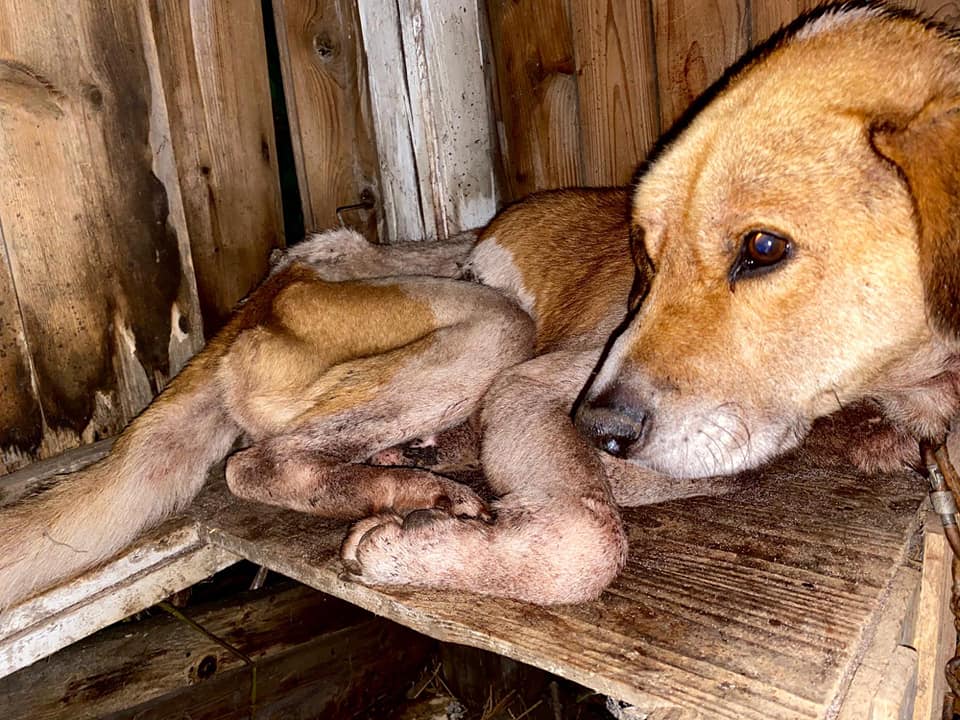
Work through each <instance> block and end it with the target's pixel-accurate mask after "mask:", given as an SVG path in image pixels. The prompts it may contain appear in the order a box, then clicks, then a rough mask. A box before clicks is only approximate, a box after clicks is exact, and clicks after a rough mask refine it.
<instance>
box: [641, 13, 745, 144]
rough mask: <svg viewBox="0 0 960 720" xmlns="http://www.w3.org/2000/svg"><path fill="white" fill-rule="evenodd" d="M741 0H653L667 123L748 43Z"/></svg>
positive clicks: (662, 112) (662, 113)
mask: <svg viewBox="0 0 960 720" xmlns="http://www.w3.org/2000/svg"><path fill="white" fill-rule="evenodd" d="M745 5H746V0H653V17H654V26H655V27H656V38H657V80H658V85H659V88H660V119H661V126H662V127H663V128H664V129H666V128H668V127H670V125H672V124H673V123H674V121H676V120H677V118H679V117H680V115H681V114H682V113H683V111H684V110H686V109H687V107H688V106H689V105H690V103H691V102H692V101H693V100H694V99H695V98H696V97H697V96H698V95H700V93H702V92H703V91H704V90H705V89H706V88H707V87H709V85H710V83H712V82H714V81H715V80H716V79H717V78H719V77H720V76H721V75H722V74H723V71H724V70H725V69H726V68H727V67H729V66H730V65H731V64H732V63H733V62H734V61H735V60H736V59H737V58H738V57H739V56H740V55H741V54H743V52H744V51H746V49H747V23H746V17H747V15H746V7H745Z"/></svg>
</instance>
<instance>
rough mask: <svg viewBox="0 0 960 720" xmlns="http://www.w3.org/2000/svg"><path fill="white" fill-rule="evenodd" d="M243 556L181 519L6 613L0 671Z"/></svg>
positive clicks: (0, 628) (0, 618)
mask: <svg viewBox="0 0 960 720" xmlns="http://www.w3.org/2000/svg"><path fill="white" fill-rule="evenodd" d="M238 560H240V558H239V557H238V556H237V555H235V554H233V553H232V552H229V551H225V550H223V549H222V548H218V547H214V546H210V545H207V544H205V543H204V542H203V541H202V539H201V538H200V536H199V535H198V534H197V528H196V527H195V525H194V524H193V523H191V522H190V521H189V520H185V519H183V518H180V519H176V520H171V521H169V522H167V523H165V524H164V525H162V526H161V527H159V528H157V529H156V530H154V531H153V532H151V533H148V534H147V535H145V536H144V537H142V538H141V539H139V540H138V541H137V542H136V543H134V544H133V545H131V546H130V547H129V548H127V550H125V551H124V552H123V553H121V554H120V555H118V556H117V557H115V558H114V559H112V560H110V561H108V562H106V563H104V564H103V565H101V566H99V567H97V568H94V569H93V570H89V571H87V572H85V573H83V574H82V575H79V576H78V577H76V578H74V579H73V580H70V581H68V582H66V583H64V584H62V585H60V586H58V587H56V588H54V589H53V590H51V591H48V592H46V593H43V594H41V595H38V596H36V597H35V598H33V599H31V600H27V601H26V602H24V603H22V604H20V605H17V606H15V607H13V608H11V609H8V610H6V611H4V613H3V614H2V615H0V677H3V676H5V675H8V674H10V673H12V672H14V671H16V670H19V669H20V668H23V667H26V666H27V665H29V664H30V663H32V662H34V661H36V660H38V659H40V658H43V657H46V656H47V655H50V654H51V653H53V652H56V651H57V650H59V649H60V648H63V647H66V646H67V645H69V644H71V643H73V642H76V641H77V640H79V639H81V638H84V637H87V636H88V635H90V634H92V633H94V632H96V631H97V630H100V629H101V628H103V627H106V626H107V625H109V624H111V623H114V622H116V621H118V620H121V619H123V618H125V617H127V616H128V615H131V614H133V613H135V612H139V611H140V610H143V609H145V608H147V607H150V606H151V605H153V604H154V603H156V602H158V601H160V600H162V599H164V598H165V597H168V596H170V595H172V594H173V593H175V592H178V591H180V590H183V589H184V588H187V587H190V586H191V585H193V584H195V583H197V582H200V581H201V580H204V579H206V578H208V577H210V576H211V575H213V574H214V573H215V572H217V571H219V570H222V569H223V568H225V567H228V566H229V565H232V564H233V563H235V562H237V561H238Z"/></svg>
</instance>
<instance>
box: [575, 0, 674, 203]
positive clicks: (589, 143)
mask: <svg viewBox="0 0 960 720" xmlns="http://www.w3.org/2000/svg"><path fill="white" fill-rule="evenodd" d="M570 8H571V13H572V19H573V26H574V35H573V37H574V47H575V48H576V58H577V78H578V90H579V99H580V147H581V149H582V155H583V179H584V182H585V184H587V185H626V184H627V183H628V182H629V181H630V178H631V176H632V175H633V171H634V170H635V169H636V167H637V164H638V163H639V162H640V161H641V160H643V159H644V157H646V155H647V152H648V151H649V150H650V148H651V147H652V146H653V143H654V142H655V141H656V139H657V138H658V137H659V135H660V117H659V113H660V108H659V107H658V99H657V66H656V59H655V53H654V40H653V17H652V15H651V11H650V6H649V5H648V4H647V3H646V2H639V1H637V0H631V1H630V2H624V1H623V0H581V1H580V2H574V3H571V4H570Z"/></svg>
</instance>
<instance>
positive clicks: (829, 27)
mask: <svg viewBox="0 0 960 720" xmlns="http://www.w3.org/2000/svg"><path fill="white" fill-rule="evenodd" d="M882 14H883V10H882V9H881V8H878V7H858V8H843V7H838V8H834V9H833V10H830V11H829V12H825V13H824V14H823V15H821V16H820V17H818V18H816V19H814V20H811V21H810V22H809V23H807V24H806V25H804V26H803V27H802V28H800V30H798V31H797V34H796V35H794V37H795V38H797V39H798V40H808V39H810V38H813V37H817V36H818V35H825V34H827V33H831V32H834V31H835V30H839V29H840V28H844V27H846V26H848V25H850V24H851V23H856V22H859V21H860V20H864V19H866V18H871V17H880V16H881V15H882Z"/></svg>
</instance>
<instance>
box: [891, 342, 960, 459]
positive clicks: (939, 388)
mask: <svg viewBox="0 0 960 720" xmlns="http://www.w3.org/2000/svg"><path fill="white" fill-rule="evenodd" d="M875 397H876V399H877V400H878V401H879V402H880V404H881V406H882V407H883V409H884V412H885V414H886V415H887V417H888V418H889V419H890V421H891V422H892V423H893V424H894V425H895V426H896V427H897V428H899V429H900V430H901V431H902V432H904V433H906V434H908V435H911V436H913V437H914V438H916V439H917V440H923V439H939V438H942V437H944V436H945V435H946V434H947V432H948V430H949V429H950V427H951V423H953V421H954V420H955V419H957V417H958V416H960V347H958V346H957V345H956V344H947V343H942V342H937V341H935V342H933V343H931V344H930V345H928V346H926V347H924V348H923V349H922V351H921V352H918V353H916V354H915V355H914V356H912V357H910V358H908V359H907V360H906V361H905V362H902V363H898V364H897V365H896V366H894V367H892V368H890V369H888V371H887V372H885V373H884V374H883V377H882V378H881V379H880V381H879V383H878V384H877V386H876V396H875Z"/></svg>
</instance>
